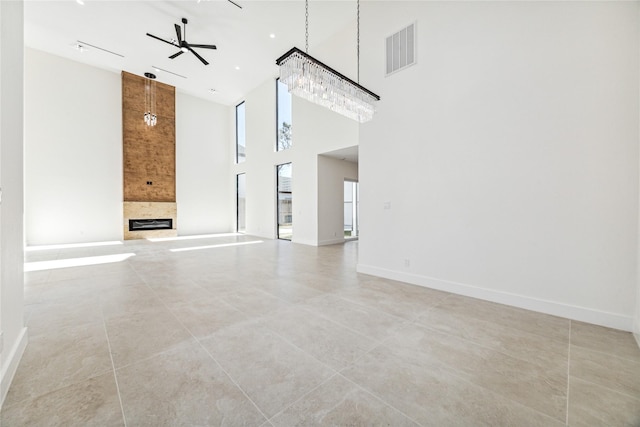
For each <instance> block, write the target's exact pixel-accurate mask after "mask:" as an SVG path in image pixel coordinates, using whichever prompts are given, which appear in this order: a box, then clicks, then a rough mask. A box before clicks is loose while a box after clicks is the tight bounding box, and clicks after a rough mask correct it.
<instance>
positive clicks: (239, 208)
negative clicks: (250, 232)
mask: <svg viewBox="0 0 640 427" xmlns="http://www.w3.org/2000/svg"><path fill="white" fill-rule="evenodd" d="M246 186H247V175H246V174H244V173H239V174H238V175H236V231H237V232H238V233H244V232H245V231H246V230H247V225H246V215H247V214H246V212H247V211H246V192H247V190H246Z"/></svg>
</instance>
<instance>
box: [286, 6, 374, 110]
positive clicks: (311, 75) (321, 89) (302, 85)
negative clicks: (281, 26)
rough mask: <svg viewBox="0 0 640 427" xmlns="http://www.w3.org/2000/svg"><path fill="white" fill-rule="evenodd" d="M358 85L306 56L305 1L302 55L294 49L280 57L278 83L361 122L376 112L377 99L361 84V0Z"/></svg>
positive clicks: (358, 35)
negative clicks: (303, 47)
mask: <svg viewBox="0 0 640 427" xmlns="http://www.w3.org/2000/svg"><path fill="white" fill-rule="evenodd" d="M357 33H358V34H357V47H356V48H357V80H358V81H357V82H355V81H353V80H351V79H350V78H349V77H347V76H345V75H344V74H342V73H339V72H338V71H336V70H334V69H333V68H331V67H329V66H327V65H325V64H323V63H322V62H320V61H318V60H317V59H316V58H314V57H312V56H311V55H309V0H305V34H304V35H305V50H306V51H305V52H303V51H302V50H300V49H298V48H297V47H293V48H292V49H290V50H289V51H288V52H286V53H285V54H284V55H282V56H281V57H280V58H278V59H276V65H278V66H279V67H280V82H281V83H283V84H285V85H286V86H287V89H288V90H289V93H291V94H292V95H296V96H299V97H301V98H303V99H306V100H307V101H310V102H313V103H314V104H318V105H321V106H323V107H326V108H328V109H330V110H331V111H335V112H336V113H339V114H342V115H344V116H346V117H349V118H350V119H353V120H356V121H358V122H360V123H364V122H368V121H369V120H371V119H372V118H373V115H374V113H375V110H376V109H375V102H376V101H379V100H380V96H378V95H376V94H375V93H373V92H371V91H370V90H369V89H367V88H365V87H364V86H362V85H360V0H357Z"/></svg>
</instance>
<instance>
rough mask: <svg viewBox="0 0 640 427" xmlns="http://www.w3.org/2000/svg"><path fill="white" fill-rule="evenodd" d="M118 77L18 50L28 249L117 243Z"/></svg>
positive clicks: (119, 213)
mask: <svg viewBox="0 0 640 427" xmlns="http://www.w3.org/2000/svg"><path fill="white" fill-rule="evenodd" d="M121 86H122V85H121V79H120V74H118V73H113V72H109V71H105V70H101V69H98V68H95V67H91V66H88V65H84V64H81V63H79V62H75V61H71V60H68V59H64V58H61V57H58V56H54V55H51V54H48V53H44V52H41V51H38V50H33V49H29V48H27V49H25V220H26V224H25V225H26V227H25V229H26V240H27V244H28V245H39V244H52V243H69V242H92V241H104V240H120V239H122V95H121V93H122V89H121Z"/></svg>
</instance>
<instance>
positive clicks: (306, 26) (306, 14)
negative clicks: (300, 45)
mask: <svg viewBox="0 0 640 427" xmlns="http://www.w3.org/2000/svg"><path fill="white" fill-rule="evenodd" d="M304 51H305V52H306V53H309V0H304Z"/></svg>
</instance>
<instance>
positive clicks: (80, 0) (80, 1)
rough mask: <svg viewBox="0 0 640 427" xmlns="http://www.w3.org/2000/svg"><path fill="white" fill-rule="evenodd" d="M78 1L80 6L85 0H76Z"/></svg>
mask: <svg viewBox="0 0 640 427" xmlns="http://www.w3.org/2000/svg"><path fill="white" fill-rule="evenodd" d="M76 3H78V4H79V5H80V6H84V0H76Z"/></svg>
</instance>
